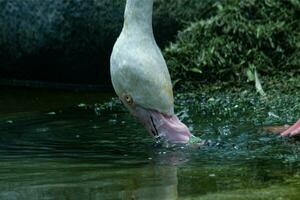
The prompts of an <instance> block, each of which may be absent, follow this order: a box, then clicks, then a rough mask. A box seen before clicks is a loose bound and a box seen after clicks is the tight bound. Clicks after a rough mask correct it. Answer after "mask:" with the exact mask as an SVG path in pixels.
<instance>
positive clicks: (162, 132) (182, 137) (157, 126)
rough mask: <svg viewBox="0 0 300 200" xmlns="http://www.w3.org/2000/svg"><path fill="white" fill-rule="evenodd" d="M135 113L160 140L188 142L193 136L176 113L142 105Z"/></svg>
mask: <svg viewBox="0 0 300 200" xmlns="http://www.w3.org/2000/svg"><path fill="white" fill-rule="evenodd" d="M133 114H134V115H135V116H136V117H137V118H138V119H139V120H140V121H141V122H142V124H143V125H144V126H145V127H146V129H147V130H148V131H149V132H150V134H151V135H153V136H154V137H155V138H156V139H158V140H163V141H166V142H169V143H181V144H187V143H189V141H190V138H191V136H193V135H192V134H191V133H190V131H189V129H188V127H187V126H186V125H185V124H183V123H182V122H181V121H180V120H179V119H178V117H177V116H176V115H172V116H168V115H165V114H162V113H159V112H157V111H154V110H146V109H143V108H141V107H138V109H136V112H135V113H133Z"/></svg>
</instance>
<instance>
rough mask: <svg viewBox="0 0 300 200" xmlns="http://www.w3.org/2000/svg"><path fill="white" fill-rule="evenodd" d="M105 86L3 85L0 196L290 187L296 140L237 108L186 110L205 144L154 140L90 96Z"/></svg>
mask: <svg viewBox="0 0 300 200" xmlns="http://www.w3.org/2000/svg"><path fill="white" fill-rule="evenodd" d="M111 96H113V95H112V94H101V93H100V94H97V93H95V92H94V93H92V92H90V93H84V92H65V91H64V92H60V91H51V92H49V91H47V92H46V91H40V90H30V91H28V90H27V91H20V90H4V92H2V94H1V99H0V102H1V105H0V108H1V114H0V199H275V198H280V197H281V198H283V199H297V198H298V197H299V195H300V192H299V190H298V189H297V188H299V183H300V178H299V170H298V169H299V157H298V155H299V151H300V149H299V147H298V146H299V145H298V144H297V143H294V142H290V141H288V140H283V139H282V138H278V137H277V136H275V135H270V134H267V133H263V132H262V131H261V130H260V127H256V126H254V124H252V123H251V122H247V120H246V119H245V120H241V119H243V116H240V117H239V118H236V119H222V120H216V118H215V117H214V116H209V115H207V114H205V116H204V115H203V114H201V113H197V112H195V113H193V112H187V113H186V114H188V115H189V116H188V117H186V118H184V119H189V120H190V121H189V120H186V122H187V123H188V125H189V126H190V128H192V129H193V132H194V133H196V134H197V135H198V136H201V137H202V138H205V139H210V140H212V145H211V146H204V147H200V148H193V147H184V146H178V147H172V148H168V149H167V148H163V147H155V146H154V145H153V142H152V139H151V138H150V137H149V136H148V134H147V133H146V132H145V130H144V129H143V128H142V127H141V126H140V125H139V124H138V123H136V122H135V120H134V119H133V118H132V117H131V116H130V115H129V114H128V113H127V112H126V111H125V110H124V109H123V106H122V105H119V104H113V103H111V104H110V103H109V104H107V106H106V107H105V108H104V107H101V106H99V105H98V106H95V104H96V103H103V102H107V100H108V99H110V98H111ZM108 97H109V98H108ZM182 116H183V115H182Z"/></svg>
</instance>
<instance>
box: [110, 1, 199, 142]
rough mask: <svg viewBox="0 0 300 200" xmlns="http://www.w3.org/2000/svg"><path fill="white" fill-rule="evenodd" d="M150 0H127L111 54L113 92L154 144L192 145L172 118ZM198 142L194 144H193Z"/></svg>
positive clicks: (168, 82) (167, 78)
mask: <svg viewBox="0 0 300 200" xmlns="http://www.w3.org/2000/svg"><path fill="white" fill-rule="evenodd" d="M152 10H153V0H127V1H126V8H125V13H124V24H123V28H122V31H121V34H120V35H119V37H118V39H117V41H116V43H115V45H114V47H113V51H112V54H111V59H110V72H111V80H112V84H113V87H114V90H115V92H116V94H117V95H118V97H119V98H120V100H121V101H122V102H123V104H124V105H125V107H127V108H128V110H129V111H130V113H131V114H132V115H133V116H135V117H136V118H137V119H138V120H139V121H140V122H141V123H142V124H143V125H144V126H145V128H146V129H147V130H148V132H150V134H151V135H152V136H153V137H154V138H156V139H157V140H163V141H167V142H169V143H183V144H186V143H191V142H192V141H195V138H196V137H195V136H193V135H192V134H191V133H190V131H189V129H188V128H187V126H186V125H185V124H183V123H182V122H181V121H180V120H179V119H178V117H177V116H176V115H175V114H174V98H173V90H172V83H171V78H170V74H169V71H168V68H167V65H166V62H165V60H164V58H163V55H162V53H161V51H160V49H159V47H158V46H157V44H156V41H155V38H154V35H153V30H152ZM196 141H197V140H196Z"/></svg>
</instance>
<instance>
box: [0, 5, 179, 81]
mask: <svg viewBox="0 0 300 200" xmlns="http://www.w3.org/2000/svg"><path fill="white" fill-rule="evenodd" d="M163 2H168V3H170V2H169V1H161V0H160V1H159V0H158V1H156V2H155V5H154V19H153V26H154V32H155V36H156V40H157V42H158V44H159V46H160V47H161V48H163V47H164V46H165V45H166V44H167V43H168V41H170V40H172V39H174V36H175V35H176V33H177V30H178V29H179V26H180V25H179V23H178V19H176V18H174V16H171V15H170V14H169V13H167V12H161V10H163V7H162V6H164V5H163V4H164V3H163ZM124 7H125V0H69V1H67V0H0V27H1V29H0V82H1V83H2V84H3V83H11V80H18V81H20V80H26V81H28V80H30V81H38V82H39V81H41V82H47V83H55V84H60V83H63V84H65V83H67V84H81V85H85V84H92V85H101V86H104V87H111V83H110V76H109V58H110V54H111V51H112V47H113V44H114V42H115V40H116V39H117V37H118V35H119V33H120V31H121V29H122V23H123V12H124ZM159 10H160V11H159ZM21 83H22V82H21Z"/></svg>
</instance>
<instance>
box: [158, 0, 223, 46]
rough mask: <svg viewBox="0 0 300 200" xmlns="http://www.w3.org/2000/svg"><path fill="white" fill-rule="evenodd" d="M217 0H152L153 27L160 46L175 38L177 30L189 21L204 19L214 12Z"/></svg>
mask: <svg viewBox="0 0 300 200" xmlns="http://www.w3.org/2000/svg"><path fill="white" fill-rule="evenodd" d="M215 2H217V0H206V1H199V0H176V1H174V0H154V11H153V27H154V35H155V39H156V41H157V42H158V44H159V45H160V46H164V45H166V44H168V43H169V42H170V41H173V40H174V39H175V36H176V34H177V32H178V30H181V29H183V28H184V27H185V26H187V25H188V24H189V23H190V22H191V21H195V20H199V19H206V18H208V17H210V16H212V15H213V14H215V13H216V11H217V8H216V7H215V6H213V5H214V3H215Z"/></svg>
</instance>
